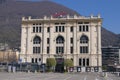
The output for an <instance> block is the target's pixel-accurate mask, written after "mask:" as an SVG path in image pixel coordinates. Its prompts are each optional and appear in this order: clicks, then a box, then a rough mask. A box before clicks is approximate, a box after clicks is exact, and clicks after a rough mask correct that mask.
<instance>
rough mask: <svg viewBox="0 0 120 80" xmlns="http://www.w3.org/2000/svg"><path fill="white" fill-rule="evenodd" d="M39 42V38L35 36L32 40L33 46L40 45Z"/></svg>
mask: <svg viewBox="0 0 120 80" xmlns="http://www.w3.org/2000/svg"><path fill="white" fill-rule="evenodd" d="M40 42H41V39H40V37H39V36H36V37H35V38H34V39H33V44H40Z"/></svg>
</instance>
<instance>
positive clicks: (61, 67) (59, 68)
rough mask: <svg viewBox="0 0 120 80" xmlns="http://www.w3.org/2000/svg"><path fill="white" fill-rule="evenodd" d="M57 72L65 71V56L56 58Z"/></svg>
mask: <svg viewBox="0 0 120 80" xmlns="http://www.w3.org/2000/svg"><path fill="white" fill-rule="evenodd" d="M56 63H57V64H56V67H55V71H56V72H64V58H56Z"/></svg>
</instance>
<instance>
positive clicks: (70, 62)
mask: <svg viewBox="0 0 120 80" xmlns="http://www.w3.org/2000/svg"><path fill="white" fill-rule="evenodd" d="M64 66H65V67H66V71H68V68H69V67H73V61H72V60H71V59H65V60H64Z"/></svg>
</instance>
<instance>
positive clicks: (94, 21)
mask: <svg viewBox="0 0 120 80" xmlns="http://www.w3.org/2000/svg"><path fill="white" fill-rule="evenodd" d="M101 25H102V18H101V17H100V15H98V16H93V15H91V16H90V17H85V16H76V15H74V16H69V15H66V16H62V15H60V16H58V17H53V16H51V17H47V16H44V18H42V19H33V18H31V17H30V16H29V17H28V18H25V17H23V18H22V27H21V29H22V32H21V54H20V58H21V60H22V62H29V63H38V62H42V63H46V59H47V58H55V59H58V61H60V60H62V59H63V60H64V59H71V60H73V62H74V66H80V67H81V70H82V71H83V72H84V71H86V69H87V68H88V69H89V70H90V71H95V70H96V69H97V70H99V71H101V65H102V61H101ZM57 64H59V62H57Z"/></svg>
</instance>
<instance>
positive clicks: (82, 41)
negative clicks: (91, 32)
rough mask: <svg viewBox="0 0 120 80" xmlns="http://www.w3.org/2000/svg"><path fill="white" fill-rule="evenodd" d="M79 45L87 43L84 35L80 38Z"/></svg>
mask: <svg viewBox="0 0 120 80" xmlns="http://www.w3.org/2000/svg"><path fill="white" fill-rule="evenodd" d="M80 43H88V37H87V36H85V35H82V36H81V38H80Z"/></svg>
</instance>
